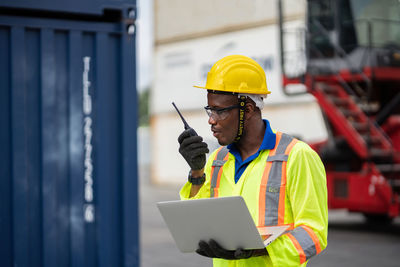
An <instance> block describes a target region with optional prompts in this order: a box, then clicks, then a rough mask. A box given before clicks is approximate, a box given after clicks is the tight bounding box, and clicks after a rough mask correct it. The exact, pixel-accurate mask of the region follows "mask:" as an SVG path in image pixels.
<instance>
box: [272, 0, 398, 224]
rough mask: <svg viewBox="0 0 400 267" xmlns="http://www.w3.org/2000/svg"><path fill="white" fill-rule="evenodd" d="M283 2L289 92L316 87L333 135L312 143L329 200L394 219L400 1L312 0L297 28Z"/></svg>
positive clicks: (283, 46)
mask: <svg viewBox="0 0 400 267" xmlns="http://www.w3.org/2000/svg"><path fill="white" fill-rule="evenodd" d="M278 4H279V5H278V6H279V26H280V27H279V28H280V45H281V66H282V76H283V88H284V92H285V94H287V95H297V94H301V93H310V94H312V95H313V96H314V97H315V99H316V101H317V102H318V104H319V106H320V108H321V111H322V114H323V116H324V119H325V122H326V126H327V132H328V138H327V140H325V141H323V142H320V143H315V144H310V145H311V146H312V147H313V148H314V149H315V150H316V151H317V152H318V153H319V155H320V156H321V159H322V160H323V162H324V164H325V168H326V172H327V182H328V205H329V208H331V209H337V208H341V209H343V208H344V209H347V210H349V211H352V212H360V213H363V214H364V215H365V216H366V218H367V219H369V220H372V221H379V222H389V221H391V220H392V219H393V218H394V217H396V216H398V215H399V212H400V196H399V193H400V3H399V1H397V0H308V1H307V12H306V14H307V15H306V22H305V27H304V28H302V29H297V30H295V31H293V30H290V31H288V30H286V29H284V28H283V16H282V3H281V1H278ZM288 40H290V43H288ZM294 43H297V46H296V45H295V44H294ZM294 46H296V48H295V49H293V47H294ZM288 47H291V49H288ZM291 62H297V64H292V63H291ZM299 62H300V64H298V63H299ZM289 63H290V64H289ZM293 84H302V85H303V86H304V88H306V89H305V91H304V92H298V91H297V92H293V91H291V90H290V86H291V85H293Z"/></svg>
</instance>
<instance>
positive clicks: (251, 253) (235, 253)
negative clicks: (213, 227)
mask: <svg viewBox="0 0 400 267" xmlns="http://www.w3.org/2000/svg"><path fill="white" fill-rule="evenodd" d="M196 252H197V253H198V254H200V255H202V256H205V257H209V258H221V259H226V260H239V259H248V258H250V257H256V256H262V255H268V252H267V250H266V249H242V248H238V249H236V250H226V249H224V248H222V247H221V246H220V245H219V244H218V243H217V242H216V241H215V240H213V239H211V240H210V242H208V243H207V242H205V241H200V242H199V248H198V249H197V250H196Z"/></svg>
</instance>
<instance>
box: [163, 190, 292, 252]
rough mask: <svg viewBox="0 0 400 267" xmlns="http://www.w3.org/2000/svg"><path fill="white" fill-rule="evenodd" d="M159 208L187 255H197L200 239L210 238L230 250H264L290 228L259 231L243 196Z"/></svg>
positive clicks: (285, 226)
mask: <svg viewBox="0 0 400 267" xmlns="http://www.w3.org/2000/svg"><path fill="white" fill-rule="evenodd" d="M157 207H158V209H159V211H160V213H161V215H162V217H163V218H164V221H165V223H166V225H167V227H168V229H169V231H170V232H171V235H172V237H173V239H174V241H175V243H176V245H177V247H178V249H179V250H180V251H181V252H184V253H188V252H195V251H196V249H197V248H198V244H199V241H200V240H204V241H207V242H208V241H209V240H210V239H214V240H215V241H217V242H218V243H219V244H220V245H221V246H222V247H223V248H225V249H228V250H235V249H237V248H243V249H259V248H264V247H266V246H268V245H269V244H270V243H271V242H272V241H274V240H275V239H276V238H277V237H279V236H280V235H281V234H282V233H284V232H285V231H286V229H287V228H288V227H289V226H288V225H284V226H267V227H263V228H262V230H261V231H259V230H258V229H257V227H256V225H255V224H254V222H253V219H252V217H251V215H250V212H249V210H248V209H247V206H246V203H245V201H244V199H243V198H242V197H241V196H233V197H219V198H205V199H196V200H177V201H165V202H158V203H157ZM261 235H262V236H263V238H262V236H261ZM263 239H264V240H263Z"/></svg>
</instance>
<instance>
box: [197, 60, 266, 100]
mask: <svg viewBox="0 0 400 267" xmlns="http://www.w3.org/2000/svg"><path fill="white" fill-rule="evenodd" d="M194 87H197V88H203V89H207V90H215V91H221V92H232V93H240V94H258V95H266V94H270V93H271V92H270V91H268V88H267V82H266V78H265V72H264V70H263V69H262V68H261V66H260V65H259V64H258V63H257V62H256V61H254V60H253V59H251V58H249V57H246V56H241V55H231V56H227V57H224V58H222V59H220V60H218V61H217V62H216V63H215V64H214V65H213V66H212V68H211V70H210V71H209V72H208V74H207V82H206V86H205V87H202V86H194Z"/></svg>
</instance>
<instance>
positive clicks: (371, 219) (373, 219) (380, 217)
mask: <svg viewBox="0 0 400 267" xmlns="http://www.w3.org/2000/svg"><path fill="white" fill-rule="evenodd" d="M364 217H365V220H366V222H367V223H368V224H371V225H389V224H391V223H392V221H393V218H392V217H389V215H387V214H371V213H364Z"/></svg>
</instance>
